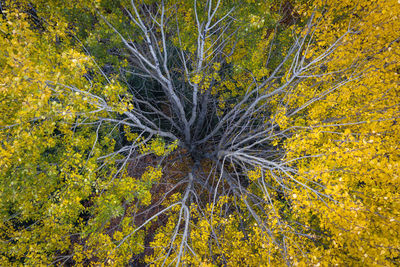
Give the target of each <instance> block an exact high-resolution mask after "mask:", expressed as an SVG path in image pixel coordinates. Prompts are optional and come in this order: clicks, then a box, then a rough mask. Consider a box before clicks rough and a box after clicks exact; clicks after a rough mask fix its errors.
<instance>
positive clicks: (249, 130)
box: [66, 0, 362, 266]
mask: <svg viewBox="0 0 400 267" xmlns="http://www.w3.org/2000/svg"><path fill="white" fill-rule="evenodd" d="M202 4H203V7H202V8H201V10H199V6H200V5H199V3H197V1H194V5H193V10H194V14H195V22H196V23H195V25H196V28H195V31H194V33H193V34H194V35H196V37H197V40H196V49H195V52H189V51H187V50H185V49H184V48H183V45H182V42H184V40H182V36H181V32H182V30H181V28H182V25H181V22H179V21H178V19H176V12H177V7H176V6H174V5H170V4H169V5H167V4H166V3H165V1H160V2H159V3H155V4H151V5H148V4H143V3H139V2H137V3H136V2H135V1H133V0H132V1H131V5H130V6H129V7H127V8H126V9H125V12H126V14H127V18H129V19H130V20H131V21H132V23H133V24H134V25H135V26H136V27H137V29H139V31H140V36H141V39H142V40H140V41H138V40H137V39H135V38H133V37H130V36H124V35H123V34H122V33H120V32H119V31H118V30H117V29H116V27H114V26H113V25H112V23H110V22H109V21H108V20H107V19H106V18H105V17H103V19H104V20H105V21H106V23H107V24H108V26H109V27H110V28H111V29H113V31H114V32H115V34H116V35H118V36H119V38H120V39H121V41H122V43H123V44H124V46H125V49H126V51H127V54H126V56H127V58H128V59H129V62H130V64H131V66H130V67H131V68H130V69H122V70H121V76H122V80H124V81H125V82H126V86H127V87H128V88H129V91H130V92H131V94H132V104H133V106H134V107H133V109H131V110H128V111H126V112H125V113H124V114H123V116H120V117H112V116H111V117H98V121H99V125H101V124H102V123H104V124H106V123H113V124H115V125H127V126H130V127H131V128H132V129H134V130H135V131H136V132H137V133H138V135H139V137H143V138H144V140H142V141H140V142H135V141H134V142H132V143H130V144H129V145H126V146H124V147H122V148H121V149H119V150H118V151H116V152H114V153H112V154H110V155H105V156H104V157H102V158H100V159H99V160H102V159H104V158H107V157H113V156H115V155H117V154H118V155H123V156H124V160H122V161H121V163H120V170H121V171H122V170H123V169H124V168H125V167H126V166H127V165H128V163H129V162H130V161H132V160H133V161H134V163H132V164H135V162H136V164H137V163H138V162H139V160H140V157H143V155H142V156H140V153H139V151H140V146H141V145H142V144H143V143H145V142H147V141H148V140H150V139H151V138H153V137H155V136H160V137H162V138H164V139H165V140H169V141H173V140H179V149H180V150H182V151H185V153H184V157H188V158H191V166H190V167H189V169H190V171H189V172H188V173H186V174H182V175H181V176H180V177H181V178H180V180H179V181H178V182H177V184H175V185H173V188H174V189H171V190H178V189H177V188H179V190H182V191H181V195H182V197H181V199H180V200H179V201H178V202H176V203H174V204H172V205H168V206H163V204H162V201H163V200H164V199H165V198H162V199H161V200H160V201H158V202H157V203H155V204H154V205H152V206H151V207H149V209H153V208H154V206H155V205H157V206H159V207H163V208H162V209H159V211H158V212H155V213H154V212H153V213H152V214H153V215H152V216H150V217H149V218H147V220H145V221H144V222H142V223H141V224H140V225H139V226H138V227H137V229H136V230H135V231H133V232H132V233H130V234H129V235H128V236H126V237H125V238H124V239H123V240H122V241H121V243H120V245H121V244H122V243H123V242H125V241H126V240H127V239H128V238H129V237H130V236H131V235H133V234H135V233H136V231H138V230H140V229H142V228H143V227H144V226H145V225H146V224H148V223H150V222H152V221H153V220H155V219H157V218H158V217H159V216H160V215H161V214H163V213H166V212H168V211H170V210H171V209H172V208H175V207H179V211H178V213H179V216H178V220H177V222H176V227H175V230H174V232H173V233H172V234H171V240H170V243H169V247H168V248H166V250H165V251H166V253H165V255H163V257H164V258H163V263H164V264H166V263H167V259H168V258H169V257H171V256H172V255H173V256H174V257H175V258H174V262H175V264H176V266H178V265H180V264H181V263H182V262H181V259H182V256H183V255H185V254H186V253H195V252H194V251H193V250H192V249H191V246H190V232H191V225H192V222H191V212H190V205H191V204H192V203H196V204H197V207H198V209H199V213H200V214H203V211H202V210H201V209H202V207H203V208H204V207H205V206H206V205H207V204H216V202H217V201H218V199H219V198H220V197H222V196H236V197H237V199H240V200H241V201H243V204H244V205H245V206H246V207H247V210H248V213H249V214H251V216H252V217H253V219H254V220H255V221H256V222H257V225H258V226H259V227H260V228H261V230H262V231H263V232H264V233H265V234H266V235H269V236H270V237H271V238H274V237H273V234H272V231H271V229H268V228H267V227H266V226H265V225H266V224H265V223H264V220H266V219H265V218H268V214H267V213H266V211H264V210H263V209H262V205H265V204H270V205H271V206H272V207H274V203H273V201H272V200H271V197H270V195H271V192H272V191H279V192H280V193H281V194H288V193H289V192H290V191H291V189H292V188H293V187H302V188H303V189H304V190H309V191H310V192H311V193H312V194H315V195H317V196H318V197H319V198H320V199H321V200H322V201H324V199H329V198H330V196H328V195H325V194H323V193H322V192H320V191H319V190H317V189H315V187H310V186H309V185H306V184H304V183H302V182H301V181H299V180H297V179H296V175H297V170H296V168H295V167H293V166H295V164H293V161H290V162H288V161H285V160H283V159H284V158H285V153H286V152H285V151H284V150H283V149H282V148H280V149H278V150H277V149H276V147H274V146H272V145H271V143H272V142H273V141H274V140H275V139H277V138H278V139H285V138H289V137H290V136H291V135H292V134H293V133H294V132H295V131H296V127H294V126H292V127H288V128H286V129H281V127H280V126H279V124H278V123H277V121H276V118H277V114H274V113H272V111H271V100H272V99H276V97H278V98H279V99H280V101H281V106H282V107H285V110H286V114H285V116H286V117H288V118H290V117H294V116H297V115H298V114H300V113H301V111H302V110H304V109H305V108H306V107H307V106H309V105H311V104H312V103H314V102H315V101H318V100H320V99H323V98H324V97H325V96H326V95H328V94H329V93H331V92H333V91H335V90H337V89H338V88H340V87H342V86H343V85H345V84H346V83H348V82H350V81H352V80H355V79H358V78H359V76H360V75H362V73H358V72H357V71H356V68H355V65H356V62H354V65H353V66H350V67H349V69H346V70H338V71H337V72H335V73H326V72H324V71H322V69H324V66H325V64H326V63H327V62H328V61H329V59H330V56H331V55H332V53H333V52H334V51H335V49H336V48H337V47H338V46H339V45H340V44H341V42H342V41H343V38H344V37H345V36H346V35H347V34H351V33H352V31H351V28H350V27H349V29H348V31H347V32H346V33H345V34H344V35H343V36H341V37H339V38H338V39H337V40H336V41H335V42H333V43H332V44H330V45H329V46H326V47H325V48H324V51H322V52H321V53H320V54H319V55H318V56H315V57H313V58H308V54H307V53H308V52H309V50H310V47H311V46H312V45H313V41H314V31H315V30H316V29H317V27H318V21H317V20H315V19H314V18H313V17H311V18H310V19H309V21H308V23H307V25H306V26H305V29H304V30H303V31H302V33H301V34H297V35H296V34H294V36H295V37H294V39H293V40H294V42H293V45H292V46H291V48H290V49H289V50H288V51H286V56H285V57H284V58H283V59H282V61H281V62H280V63H279V64H278V65H277V66H276V68H274V69H273V70H272V71H271V73H270V74H269V75H268V76H267V77H264V78H262V79H257V78H255V77H253V78H252V80H251V82H249V83H248V86H247V88H242V90H243V92H244V94H243V95H241V96H237V97H235V98H234V102H232V104H231V105H229V107H227V108H223V109H221V108H219V107H218V104H219V103H218V99H217V98H216V97H215V96H214V95H213V94H211V91H212V88H213V87H214V86H216V84H217V81H216V80H215V79H212V80H211V82H210V84H209V88H207V90H202V89H201V88H200V84H201V81H200V82H199V81H193V79H192V77H194V76H196V75H201V74H204V73H208V72H209V71H210V69H212V66H213V65H214V64H215V63H218V64H220V65H224V66H227V65H228V64H227V58H229V57H230V56H231V54H232V53H234V51H235V43H236V41H237V33H238V31H240V30H241V29H240V28H239V27H237V26H236V24H235V22H236V21H237V20H239V19H240V18H235V17H234V16H233V14H234V8H232V9H230V10H229V11H227V12H225V13H223V12H222V11H221V1H220V0H217V1H212V0H207V1H205V2H204V3H202ZM173 38H175V40H179V43H180V46H177V45H173V43H172V42H171V40H172V39H173ZM270 45H271V47H272V46H273V45H274V42H272V43H271V44H270ZM228 48H229V49H228ZM272 56H273V55H272V49H270V50H269V55H268V56H267V57H266V58H265V63H266V64H267V65H268V61H269V60H270V58H271V57H272ZM229 67H230V68H232V67H233V66H232V64H231V65H230V66H229ZM176 68H179V71H176ZM227 68H228V67H227ZM352 70H354V71H352ZM242 71H243V72H249V71H247V70H242ZM340 73H346V75H340ZM248 74H249V76H250V77H252V74H251V73H250V72H249V73H248ZM129 75H134V76H135V77H137V78H138V79H142V80H146V81H151V82H152V84H153V85H154V86H153V88H147V87H145V88H143V87H142V88H140V87H134V86H132V84H131V83H129V81H128V76H129ZM324 75H336V76H335V77H337V78H336V80H335V82H334V83H331V84H330V87H329V89H326V90H323V91H320V92H318V93H316V95H315V96H313V97H310V98H309V100H308V101H307V102H306V103H304V104H303V105H301V106H297V107H292V106H289V105H288V104H287V103H288V98H289V97H290V95H291V94H292V93H293V92H295V90H296V88H297V86H298V85H299V84H300V83H301V82H303V81H305V80H310V81H313V80H315V81H316V82H315V84H314V85H312V86H315V87H318V86H319V83H321V82H320V81H319V82H317V79H316V78H320V77H323V76H324ZM66 88H67V86H66ZM69 89H70V90H72V91H76V92H79V93H81V94H82V95H85V96H87V97H88V98H89V99H90V101H91V103H92V104H93V105H95V106H96V107H97V108H98V110H97V111H108V112H110V113H112V112H113V108H112V107H111V106H109V104H108V103H107V101H106V99H104V98H103V97H102V96H99V95H95V94H92V93H90V92H88V91H84V90H80V89H78V88H73V87H69ZM99 127H100V126H99ZM317 156H318V155H317ZM163 162H165V158H160V159H159V161H158V162H157V164H160V165H163ZM204 162H207V164H208V165H209V167H208V168H205V167H204V164H203V163H204ZM256 168H259V169H260V170H261V174H262V178H261V179H259V180H258V182H257V183H256V185H257V186H258V188H259V192H262V193H261V194H256V193H254V191H250V190H248V188H247V185H248V177H247V173H248V172H249V171H251V170H254V169H256ZM265 173H269V174H270V176H271V177H273V179H274V184H278V186H276V185H273V184H272V183H271V182H270V181H268V179H266V178H265V177H264V174H265ZM264 178H265V179H264ZM115 179H118V176H115ZM205 193H206V195H208V197H207V198H204V197H201V196H204V194H205ZM244 196H245V197H244ZM205 199H208V201H205ZM234 205H235V204H230V207H232V206H234ZM227 209H228V208H227ZM207 219H208V220H213V218H212V216H211V217H210V218H207ZM281 223H284V222H281ZM298 234H299V235H301V234H302V233H298ZM212 237H213V238H215V239H216V242H218V236H217V235H212ZM178 239H179V240H180V242H179V244H180V245H179V246H178V247H175V246H174V243H175V241H176V240H178ZM275 242H276V244H277V245H278V246H280V247H281V249H282V255H285V250H286V248H285V244H284V243H282V242H279V241H278V240H276V241H275ZM110 253H113V252H110Z"/></svg>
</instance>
